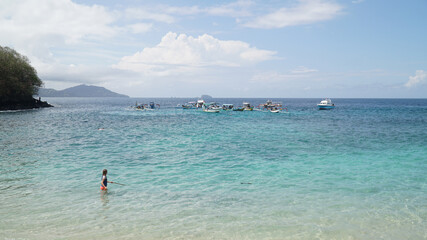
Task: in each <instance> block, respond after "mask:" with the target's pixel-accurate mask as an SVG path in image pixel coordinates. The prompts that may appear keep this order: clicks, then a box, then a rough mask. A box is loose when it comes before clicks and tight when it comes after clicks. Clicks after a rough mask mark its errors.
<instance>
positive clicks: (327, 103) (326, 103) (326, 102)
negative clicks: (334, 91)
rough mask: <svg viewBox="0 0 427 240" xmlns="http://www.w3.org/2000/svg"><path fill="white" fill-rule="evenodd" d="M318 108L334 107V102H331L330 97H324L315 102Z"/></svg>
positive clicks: (327, 108) (328, 108)
mask: <svg viewBox="0 0 427 240" xmlns="http://www.w3.org/2000/svg"><path fill="white" fill-rule="evenodd" d="M317 107H318V108H319V110H330V109H334V108H335V104H333V103H332V101H331V99H329V98H325V99H323V100H322V101H320V103H319V104H317Z"/></svg>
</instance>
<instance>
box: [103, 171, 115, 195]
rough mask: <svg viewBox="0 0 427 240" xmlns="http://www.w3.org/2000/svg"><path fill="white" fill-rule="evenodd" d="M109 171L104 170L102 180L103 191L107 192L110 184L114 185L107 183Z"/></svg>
mask: <svg viewBox="0 0 427 240" xmlns="http://www.w3.org/2000/svg"><path fill="white" fill-rule="evenodd" d="M107 172H108V171H107V169H104V170H102V179H101V190H107V184H108V183H114V182H110V181H107Z"/></svg>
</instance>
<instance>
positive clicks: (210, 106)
mask: <svg viewBox="0 0 427 240" xmlns="http://www.w3.org/2000/svg"><path fill="white" fill-rule="evenodd" d="M221 109H222V108H221V107H220V106H219V104H218V103H216V102H211V103H205V104H204V105H203V111H205V112H210V113H217V112H219V111H221Z"/></svg>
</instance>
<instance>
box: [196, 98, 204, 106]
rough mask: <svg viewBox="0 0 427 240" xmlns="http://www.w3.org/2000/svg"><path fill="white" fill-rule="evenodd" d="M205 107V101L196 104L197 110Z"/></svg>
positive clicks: (198, 101)
mask: <svg viewBox="0 0 427 240" xmlns="http://www.w3.org/2000/svg"><path fill="white" fill-rule="evenodd" d="M204 105H205V100H203V99H199V100H197V103H196V108H202V107H203V106H204Z"/></svg>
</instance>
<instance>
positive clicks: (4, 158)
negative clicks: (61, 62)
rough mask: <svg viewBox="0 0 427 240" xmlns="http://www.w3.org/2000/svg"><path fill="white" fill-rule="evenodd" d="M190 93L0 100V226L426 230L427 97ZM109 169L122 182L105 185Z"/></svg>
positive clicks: (31, 231) (191, 235) (330, 233)
mask: <svg viewBox="0 0 427 240" xmlns="http://www.w3.org/2000/svg"><path fill="white" fill-rule="evenodd" d="M151 100H154V101H156V102H158V103H160V104H161V109H160V110H156V111H133V110H130V109H129V108H128V106H130V105H133V104H135V101H138V102H149V101H151ZM190 100H195V99H175V98H170V99H109V98H104V99H85V98H49V99H48V101H49V102H50V103H51V104H53V105H55V108H49V109H42V110H29V111H16V112H0V147H1V152H0V202H1V205H0V216H2V217H1V218H0V239H10V238H12V239H99V238H101V237H102V238H103V239H141V238H143V239H426V238H427V232H426V230H425V229H427V178H426V177H425V176H426V175H427V124H426V122H427V100H426V99H421V100H417V99H335V100H334V102H335V104H336V105H337V107H336V108H335V109H334V110H331V111H318V110H317V109H316V104H317V102H319V101H320V99H275V100H277V101H281V102H283V103H284V104H285V105H286V106H287V107H288V112H287V113H280V114H274V113H266V112H258V111H253V112H229V111H227V112H221V113H218V114H212V113H204V112H201V111H197V110H182V109H175V108H174V106H176V105H177V104H178V103H185V102H186V101H190ZM215 100H217V101H219V102H222V103H233V104H235V105H239V104H241V103H242V102H243V101H250V102H251V103H252V104H253V105H258V104H259V103H262V102H265V101H266V100H267V99H215ZM100 129H101V130H100ZM103 168H107V169H108V172H109V173H108V179H109V180H110V181H116V182H120V183H124V184H126V185H125V186H120V185H114V184H109V185H108V188H109V190H108V192H102V191H100V190H99V185H100V180H101V172H102V169H103Z"/></svg>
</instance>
